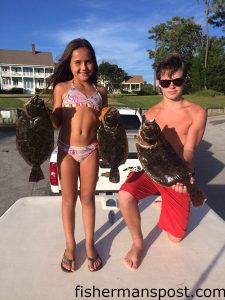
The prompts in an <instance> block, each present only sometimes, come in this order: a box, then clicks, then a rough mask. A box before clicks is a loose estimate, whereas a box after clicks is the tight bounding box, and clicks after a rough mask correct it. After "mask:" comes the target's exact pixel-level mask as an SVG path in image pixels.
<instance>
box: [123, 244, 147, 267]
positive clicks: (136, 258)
mask: <svg viewBox="0 0 225 300" xmlns="http://www.w3.org/2000/svg"><path fill="white" fill-rule="evenodd" d="M142 249H143V247H137V246H135V245H133V246H132V247H131V249H130V251H129V252H128V253H127V255H126V256H125V257H124V264H125V266H126V267H127V268H128V269H129V270H131V271H135V270H136V269H137V268H138V267H139V262H140V255H141V252H142Z"/></svg>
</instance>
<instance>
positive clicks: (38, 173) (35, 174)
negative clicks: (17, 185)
mask: <svg viewBox="0 0 225 300" xmlns="http://www.w3.org/2000/svg"><path fill="white" fill-rule="evenodd" d="M44 178H45V177H44V174H43V172H42V170H41V167H40V166H33V167H32V169H31V172H30V177H29V182H38V181H39V180H42V179H44Z"/></svg>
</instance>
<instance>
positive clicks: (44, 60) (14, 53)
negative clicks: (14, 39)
mask: <svg viewBox="0 0 225 300" xmlns="http://www.w3.org/2000/svg"><path fill="white" fill-rule="evenodd" d="M0 64H10V65H34V66H51V67H54V61H53V58H52V53H51V52H39V51H36V52H35V53H33V52H32V51H23V50H2V49H0Z"/></svg>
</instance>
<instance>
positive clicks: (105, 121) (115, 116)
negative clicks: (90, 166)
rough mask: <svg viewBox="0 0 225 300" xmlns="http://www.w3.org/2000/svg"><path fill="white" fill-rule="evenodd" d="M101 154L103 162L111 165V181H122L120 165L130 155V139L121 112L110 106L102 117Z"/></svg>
mask: <svg viewBox="0 0 225 300" xmlns="http://www.w3.org/2000/svg"><path fill="white" fill-rule="evenodd" d="M98 142H99V154H100V158H101V159H102V161H103V163H104V164H105V165H107V166H109V167H110V174H109V181H111V182H113V183H117V182H119V181H120V174H119V169H118V167H119V166H120V165H122V164H124V163H125V161H126V160H127V156H128V140H127V135H126V131H125V129H124V126H123V123H122V120H121V116H120V113H119V111H118V109H117V108H115V107H110V108H109V109H108V110H107V112H106V113H105V114H104V116H103V117H102V119H101V122H100V126H99V130H98Z"/></svg>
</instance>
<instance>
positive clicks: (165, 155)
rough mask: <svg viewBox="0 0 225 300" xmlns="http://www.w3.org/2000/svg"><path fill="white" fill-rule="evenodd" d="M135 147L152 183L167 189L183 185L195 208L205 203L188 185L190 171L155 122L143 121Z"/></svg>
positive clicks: (202, 195) (199, 194) (197, 190)
mask: <svg viewBox="0 0 225 300" xmlns="http://www.w3.org/2000/svg"><path fill="white" fill-rule="evenodd" d="M136 147H137V153H138V158H139V160H140V162H141V165H142V167H143V169H144V170H145V172H146V173H147V174H148V175H149V176H150V177H151V179H152V180H153V181H155V182H156V183H158V184H160V185H163V186H167V187H170V186H172V185H174V184H176V183H177V182H180V183H182V184H184V185H185V186H187V191H188V193H189V195H190V198H191V201H192V204H193V205H194V206H196V207H197V206H200V205H202V204H203V203H204V202H205V201H206V197H205V194H204V193H203V192H202V191H201V190H200V189H199V188H198V187H197V185H196V184H195V183H193V184H191V183H190V177H191V174H190V171H189V170H188V168H187V166H186V164H185V162H184V161H183V160H182V159H181V158H180V157H179V156H178V155H177V153H176V152H175V150H174V149H173V147H172V146H171V144H170V143H169V142H168V141H167V140H166V139H165V137H164V136H163V133H162V131H161V129H160V127H159V125H158V124H157V123H156V122H155V120H152V121H151V120H145V119H143V123H142V126H141V128H140V130H139V132H138V135H137V137H136Z"/></svg>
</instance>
